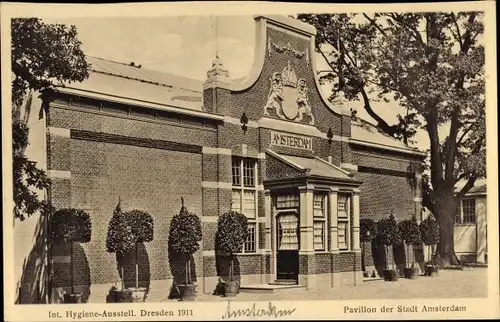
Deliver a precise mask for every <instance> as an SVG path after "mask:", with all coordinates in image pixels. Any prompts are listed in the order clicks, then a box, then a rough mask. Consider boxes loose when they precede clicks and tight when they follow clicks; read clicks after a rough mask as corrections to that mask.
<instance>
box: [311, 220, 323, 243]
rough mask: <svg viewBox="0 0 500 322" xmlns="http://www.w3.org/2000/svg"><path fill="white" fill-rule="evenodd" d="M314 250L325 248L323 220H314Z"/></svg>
mask: <svg viewBox="0 0 500 322" xmlns="http://www.w3.org/2000/svg"><path fill="white" fill-rule="evenodd" d="M314 250H325V221H324V220H316V221H314Z"/></svg>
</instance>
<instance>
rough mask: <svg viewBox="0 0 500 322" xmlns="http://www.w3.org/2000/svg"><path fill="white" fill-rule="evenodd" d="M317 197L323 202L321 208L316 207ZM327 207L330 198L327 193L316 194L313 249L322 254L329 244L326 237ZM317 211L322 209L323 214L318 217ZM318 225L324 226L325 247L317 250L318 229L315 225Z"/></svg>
mask: <svg viewBox="0 0 500 322" xmlns="http://www.w3.org/2000/svg"><path fill="white" fill-rule="evenodd" d="M317 197H320V198H321V199H322V200H321V203H322V204H321V208H317V207H316V198H317ZM327 206H328V196H327V194H326V193H321V192H319V193H314V195H313V247H314V250H315V251H318V252H321V251H326V243H327V240H328V238H327V236H326V226H327V225H326V223H327V221H326V219H327V215H328V213H327V209H328V208H327ZM317 209H321V211H322V214H321V215H320V216H317V215H316V210H317ZM316 223H322V224H323V247H322V248H316V243H315V238H316V236H315V232H316V228H315V227H314V225H315V224H316Z"/></svg>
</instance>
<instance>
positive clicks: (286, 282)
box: [269, 279, 298, 285]
mask: <svg viewBox="0 0 500 322" xmlns="http://www.w3.org/2000/svg"><path fill="white" fill-rule="evenodd" d="M269 284H270V285H297V284H298V283H297V281H296V280H280V279H278V280H275V281H274V282H271V283H269Z"/></svg>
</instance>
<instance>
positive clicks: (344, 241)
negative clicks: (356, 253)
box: [337, 194, 350, 250]
mask: <svg viewBox="0 0 500 322" xmlns="http://www.w3.org/2000/svg"><path fill="white" fill-rule="evenodd" d="M349 208H350V207H349V196H348V195H347V194H339V195H338V201H337V214H338V223H337V230H338V235H337V236H338V237H337V238H338V246H339V249H340V250H347V249H349V210H350V209H349Z"/></svg>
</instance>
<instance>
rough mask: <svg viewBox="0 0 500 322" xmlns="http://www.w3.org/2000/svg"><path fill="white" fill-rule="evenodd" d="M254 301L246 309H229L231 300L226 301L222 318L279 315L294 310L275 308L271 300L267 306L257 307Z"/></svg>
mask: <svg viewBox="0 0 500 322" xmlns="http://www.w3.org/2000/svg"><path fill="white" fill-rule="evenodd" d="M255 305H256V304H255V303H253V305H252V307H251V308H246V309H233V310H231V301H228V302H227V309H226V313H225V314H224V315H223V316H222V319H230V318H237V317H240V316H245V317H257V316H268V317H273V318H277V317H281V316H287V315H292V314H293V313H294V312H295V308H293V309H288V310H285V309H277V308H276V306H274V305H273V304H272V303H271V302H269V307H268V308H257V307H255Z"/></svg>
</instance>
